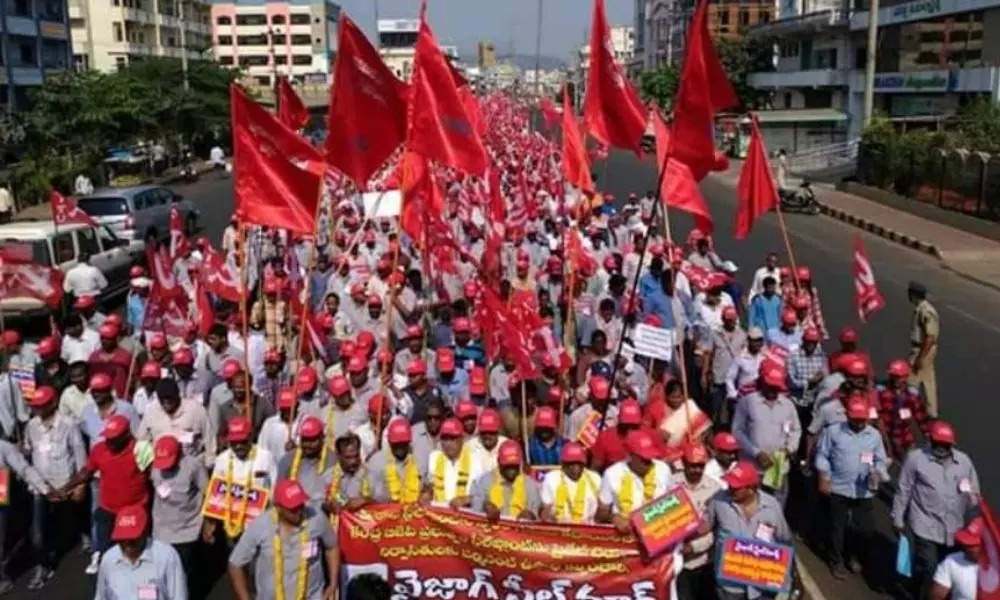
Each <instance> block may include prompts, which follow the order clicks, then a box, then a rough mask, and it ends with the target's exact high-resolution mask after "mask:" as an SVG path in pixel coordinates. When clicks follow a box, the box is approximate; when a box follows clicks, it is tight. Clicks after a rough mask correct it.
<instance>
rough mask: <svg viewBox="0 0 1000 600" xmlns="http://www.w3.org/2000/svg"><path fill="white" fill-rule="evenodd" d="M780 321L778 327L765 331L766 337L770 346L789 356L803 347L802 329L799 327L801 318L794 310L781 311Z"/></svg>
mask: <svg viewBox="0 0 1000 600" xmlns="http://www.w3.org/2000/svg"><path fill="white" fill-rule="evenodd" d="M780 319H781V320H780V322H779V323H778V326H777V327H774V328H771V329H765V330H764V337H765V338H766V339H767V343H768V345H769V346H771V347H772V348H774V349H776V350H780V351H782V354H784V355H788V354H791V353H792V352H795V351H796V350H798V349H799V347H800V346H801V345H802V328H801V327H800V326H799V317H798V316H797V315H796V314H795V311H794V310H792V309H785V310H783V311H781V317H780Z"/></svg>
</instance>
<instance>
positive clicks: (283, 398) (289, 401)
mask: <svg viewBox="0 0 1000 600" xmlns="http://www.w3.org/2000/svg"><path fill="white" fill-rule="evenodd" d="M296 400H297V396H296V395H295V390H293V389H292V388H290V387H283V388H281V389H280V390H278V408H292V407H293V406H295V401H296Z"/></svg>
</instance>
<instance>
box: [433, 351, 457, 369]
mask: <svg viewBox="0 0 1000 600" xmlns="http://www.w3.org/2000/svg"><path fill="white" fill-rule="evenodd" d="M437 370H438V373H451V372H452V371H454V370H455V353H454V352H453V351H452V349H451V348H439V349H438V351H437Z"/></svg>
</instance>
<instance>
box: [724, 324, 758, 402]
mask: <svg viewBox="0 0 1000 600" xmlns="http://www.w3.org/2000/svg"><path fill="white" fill-rule="evenodd" d="M763 350H764V331H763V330H762V329H761V328H760V327H751V328H750V329H748V330H747V345H746V348H744V349H743V350H740V351H739V352H738V353H737V355H736V358H734V359H733V362H732V363H731V364H730V366H729V371H728V372H727V373H726V400H727V401H728V403H727V405H726V406H727V408H735V407H734V406H732V403H734V402H735V401H736V399H737V398H741V397H743V396H746V395H747V394H751V393H753V392H754V391H755V390H756V389H757V379H758V378H759V377H760V365H761V363H763V362H764V352H763ZM731 414H732V413H730V415H731Z"/></svg>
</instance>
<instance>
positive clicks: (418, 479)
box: [368, 419, 431, 504]
mask: <svg viewBox="0 0 1000 600" xmlns="http://www.w3.org/2000/svg"><path fill="white" fill-rule="evenodd" d="M385 441H386V442H387V443H386V444H383V446H382V448H381V449H380V450H379V451H378V452H376V453H375V454H374V455H373V456H372V457H371V458H370V459H369V460H368V470H369V472H371V473H372V474H373V478H374V480H375V481H374V490H373V493H372V496H373V498H374V500H375V501H376V502H399V503H405V504H412V503H414V502H430V500H431V492H430V488H429V487H427V485H426V482H427V463H426V462H421V461H419V460H418V459H417V457H415V456H414V454H413V449H412V445H411V443H412V441H413V430H412V429H411V427H410V424H409V423H407V422H406V420H405V419H395V420H393V421H392V422H391V423H390V424H389V427H388V428H387V430H386V440H385Z"/></svg>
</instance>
